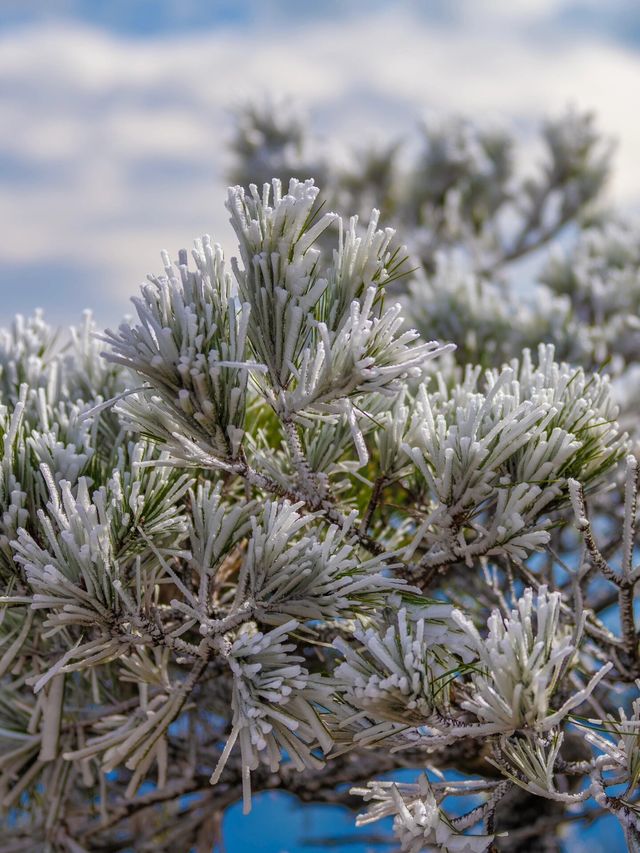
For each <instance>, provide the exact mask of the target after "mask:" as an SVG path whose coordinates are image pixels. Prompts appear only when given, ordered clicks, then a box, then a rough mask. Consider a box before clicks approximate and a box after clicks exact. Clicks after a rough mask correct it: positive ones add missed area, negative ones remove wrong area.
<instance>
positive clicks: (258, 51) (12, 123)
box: [0, 0, 640, 324]
mask: <svg viewBox="0 0 640 853" xmlns="http://www.w3.org/2000/svg"><path fill="white" fill-rule="evenodd" d="M639 84H640V4H638V3H637V0H629V2H618V0H608V2H606V3H603V2H600V0H518V2H512V0H431V2H430V0H422V2H418V0H415V2H393V0H387V2H383V0H366V2H365V0H319V2H314V3H311V2H309V3H305V2H300V1H299V0H291V2H289V0H253V2H252V0H111V2H109V0H105V2H99V3H98V2H95V0H66V1H65V0H0V119H1V120H0V324H4V323H6V322H7V321H8V320H9V319H10V317H11V316H12V315H13V314H14V313H15V312H17V311H20V312H22V313H27V312H29V311H31V310H32V309H33V308H35V307H36V306H41V307H43V308H44V309H45V311H46V314H47V315H48V316H49V317H50V318H51V320H53V321H55V322H60V321H64V320H71V319H75V318H76V317H77V316H79V314H80V312H81V311H82V309H84V308H85V307H92V308H93V309H94V310H95V312H96V315H97V317H98V319H99V321H100V322H101V323H104V324H113V323H116V322H117V321H118V319H119V318H120V317H121V315H122V314H123V313H124V312H125V311H127V310H128V309H127V300H128V298H129V297H130V296H131V295H132V294H133V293H134V292H135V291H136V289H137V287H138V285H139V283H140V282H141V281H142V280H143V278H144V276H145V274H146V273H147V272H150V271H158V269H159V250H160V249H163V248H166V249H167V250H169V252H170V253H171V255H172V256H175V254H176V252H177V249H178V248H180V247H182V246H185V245H189V244H190V243H191V240H192V239H193V237H195V236H198V235H200V234H202V233H210V234H212V235H213V236H214V238H215V239H217V240H218V241H220V242H222V243H223V245H227V246H229V245H230V240H229V228H228V225H227V223H226V215H225V211H224V208H223V200H224V192H223V190H224V186H225V177H224V175H225V168H226V166H227V164H228V159H227V155H226V153H225V145H226V142H227V140H228V138H229V135H230V129H231V122H232V120H231V110H232V109H233V108H234V107H235V106H237V105H238V104H239V103H240V102H242V101H243V100H245V99H246V98H248V97H259V96H261V95H266V94H271V95H277V96H281V97H285V98H286V99H289V100H292V101H294V102H297V103H299V104H300V105H301V106H302V107H303V109H304V110H305V111H306V112H307V113H308V115H309V117H310V120H311V124H312V127H313V129H314V131H315V133H316V134H317V136H318V138H319V139H323V140H325V141H326V142H330V143H331V144H334V145H337V146H338V147H340V146H347V145H348V144H349V143H350V142H353V141H357V142H358V143H359V144H363V142H365V141H366V140H368V139H371V140H384V139H385V138H389V139H390V138H395V137H397V136H398V135H400V134H401V133H403V132H405V131H407V132H409V131H411V130H412V129H414V128H415V127H416V126H417V124H418V123H419V121H420V119H421V118H422V117H424V116H425V115H426V114H432V115H433V114H434V113H435V114H440V113H441V114H447V113H450V112H452V111H454V112H462V113H465V114H468V115H471V116H473V117H477V118H480V119H482V120H486V119H488V118H489V119H491V120H499V121H503V122H506V123H508V124H512V125H513V126H514V127H515V128H516V129H517V130H518V131H519V132H520V133H522V134H523V135H524V137H525V138H526V136H527V134H529V133H530V131H531V128H532V126H533V125H534V124H535V123H536V121H537V120H539V118H540V117H542V116H544V115H547V114H550V113H551V114H553V113H558V112H560V111H562V110H563V109H564V108H565V107H566V106H567V105H568V104H575V105H576V106H578V107H580V108H589V109H593V110H594V111H595V112H596V113H597V115H598V116H599V123H600V126H601V127H602V128H603V129H604V130H605V131H606V132H607V133H608V134H610V135H612V136H613V137H615V138H616V139H617V140H618V149H617V155H616V171H615V175H614V179H613V182H612V185H611V188H610V195H611V199H612V201H614V202H615V203H616V204H618V205H620V206H622V207H625V208H627V209H629V210H638V209H640V157H638V152H639V151H640V117H639V115H638V109H637V104H638V91H639V89H640V85H639Z"/></svg>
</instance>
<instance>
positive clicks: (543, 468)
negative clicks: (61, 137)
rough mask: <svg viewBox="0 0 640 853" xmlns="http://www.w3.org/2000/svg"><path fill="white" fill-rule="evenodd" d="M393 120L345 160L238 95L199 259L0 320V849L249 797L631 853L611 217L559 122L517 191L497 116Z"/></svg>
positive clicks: (628, 487) (626, 292)
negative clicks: (232, 246) (122, 299)
mask: <svg viewBox="0 0 640 853" xmlns="http://www.w3.org/2000/svg"><path fill="white" fill-rule="evenodd" d="M423 136H424V145H423V148H422V153H421V154H420V155H419V156H418V157H417V158H416V159H415V160H414V161H412V162H410V158H409V159H407V158H404V160H403V161H402V165H401V158H400V157H399V155H398V149H397V148H390V149H388V150H385V151H383V152H380V151H377V152H376V151H371V152H369V154H368V155H367V156H361V157H360V159H359V160H358V163H357V164H354V168H353V169H352V170H351V171H346V170H345V169H344V168H343V169H337V168H336V167H334V166H333V165H332V163H331V161H330V159H329V158H327V157H326V155H324V154H323V153H322V152H321V151H319V149H318V150H316V152H315V153H314V154H308V150H307V143H306V140H305V127H304V122H303V121H302V120H301V119H299V117H297V116H296V115H294V114H293V113H288V112H286V111H284V110H283V109H282V108H281V106H278V105H277V104H271V105H269V106H268V107H264V106H263V107H252V108H250V109H248V110H247V111H245V112H244V113H242V114H241V116H240V118H239V123H238V131H237V135H236V138H235V140H234V143H233V144H234V151H235V154H236V158H237V160H236V164H235V167H234V175H235V178H236V180H237V185H236V186H234V187H232V188H230V190H229V193H228V198H227V209H228V211H229V214H230V217H231V224H232V226H233V228H234V230H235V234H236V237H237V241H238V253H237V257H234V258H232V259H231V261H230V263H229V265H228V267H227V265H226V262H225V260H224V258H223V253H222V250H221V249H220V247H219V246H217V245H216V244H215V243H214V242H213V241H212V240H211V239H210V238H209V237H207V236H205V237H203V238H202V239H201V240H197V241H196V242H195V247H194V249H193V251H192V253H191V256H188V253H187V252H186V250H180V251H179V252H178V253H177V256H176V258H175V261H172V260H171V258H170V256H169V255H167V254H166V253H163V255H162V263H163V267H164V269H163V272H162V274H161V275H159V276H151V277H150V278H149V281H148V282H147V283H146V284H144V285H143V286H142V288H141V291H140V294H139V295H138V296H137V297H136V298H134V306H135V311H136V316H135V318H134V319H130V320H129V321H128V322H124V323H123V324H122V325H121V326H120V327H119V328H118V329H116V330H107V331H106V332H104V333H102V334H97V333H96V329H95V327H94V324H93V320H92V319H91V317H90V315H88V314H87V315H85V316H84V319H83V321H82V323H81V325H80V326H79V327H77V328H72V329H71V330H70V331H69V332H65V331H56V330H54V329H51V328H50V327H49V326H48V325H47V324H46V322H45V320H44V318H43V317H41V316H40V315H36V316H35V317H33V318H30V319H24V318H17V319H16V320H15V322H14V324H13V326H12V327H11V329H8V330H6V331H3V332H1V333H0V583H1V585H2V589H1V590H0V685H1V688H2V689H1V691H0V808H2V810H3V814H4V815H5V816H6V821H5V825H4V828H3V833H4V835H3V840H2V842H1V843H0V848H1V849H7V850H16V851H17V850H43V851H50V853H53V851H56V853H58V851H59V853H64V852H65V851H68V853H82V851H88V850H101V849H105V850H106V849H108V850H114V851H116V850H122V851H125V850H130V849H136V850H141V851H142V850H151V849H153V850H157V851H173V850H177V849H180V850H191V849H193V850H198V851H200V850H211V849H212V847H213V845H214V843H216V841H217V840H218V832H219V829H218V828H219V826H220V820H221V815H222V813H223V812H224V810H225V809H226V807H227V806H229V805H231V804H232V803H234V802H235V801H237V800H240V799H241V800H242V801H243V804H244V809H245V811H248V810H249V809H250V808H251V799H252V792H253V791H261V790H266V789H274V788H283V789H286V790H289V791H291V792H292V793H294V794H296V795H298V796H299V797H300V798H301V799H302V800H304V801H309V800H318V801H324V802H332V803H339V802H343V803H345V804H347V805H349V806H351V807H353V806H354V800H356V799H358V798H360V799H361V800H362V799H364V801H365V802H366V803H368V810H367V811H366V813H365V814H364V815H361V816H360V817H359V818H358V823H359V824H366V823H369V822H371V821H376V820H378V819H379V818H383V817H389V816H392V817H393V825H394V831H395V833H396V835H397V839H398V842H399V844H400V846H401V849H402V850H403V851H407V853H419V851H423V850H425V851H427V850H441V851H445V853H446V851H450V853H453V851H485V850H488V849H492V850H495V849H499V850H516V849H524V848H523V847H522V846H518V845H521V843H522V841H523V839H526V838H527V837H528V836H526V832H530V831H531V829H530V827H528V826H523V825H521V824H522V823H524V822H525V820H526V818H525V815H527V814H531V808H533V810H534V812H535V811H537V812H539V816H538V821H539V823H536V826H537V829H536V832H537V834H538V835H539V836H540V838H541V839H543V841H544V844H545V845H546V846H545V848H544V849H547V850H556V849H558V847H557V837H558V827H562V826H563V825H564V824H565V823H566V822H568V821H569V820H576V819H580V818H581V817H587V818H590V817H593V816H594V815H596V814H597V810H602V811H603V812H607V813H611V814H613V815H614V816H615V817H616V818H617V819H618V820H619V821H620V824H621V826H622V830H623V832H624V834H625V838H626V839H627V842H628V844H629V847H630V849H636V847H634V845H636V846H637V845H638V843H639V842H640V806H639V799H638V795H639V791H638V784H639V779H640V748H639V747H638V737H639V736H640V719H639V715H640V698H639V694H638V686H637V684H638V682H637V679H639V678H640V648H639V643H638V629H637V625H636V609H635V604H636V596H635V587H636V584H637V582H638V580H639V579H640V566H638V565H637V554H638V549H637V541H636V526H637V515H638V487H639V479H640V478H639V474H638V461H637V445H636V443H635V442H636V441H637V420H638V417H637V416H638V413H637V399H635V400H634V398H633V394H632V393H631V392H629V391H628V389H629V388H632V387H633V386H632V385H630V384H628V382H627V379H628V377H629V376H631V375H632V373H633V371H634V370H639V369H640V364H639V360H640V359H639V353H640V349H639V346H638V329H639V328H640V320H639V318H638V310H639V308H640V287H639V286H638V281H639V265H640V255H639V253H638V241H637V231H636V230H635V229H634V228H633V226H631V225H627V224H625V223H622V222H621V221H619V220H618V219H615V220H614V219H612V218H611V217H607V216H605V215H604V214H597V215H596V213H594V208H595V203H596V202H597V200H598V196H599V192H600V189H601V188H602V186H603V183H604V180H605V177H606V172H607V158H608V149H607V146H606V145H603V144H602V142H601V140H600V137H599V136H598V134H597V133H596V132H595V130H594V126H593V122H592V120H591V119H590V118H589V117H585V116H582V115H580V114H577V113H569V114H568V115H567V116H565V117H563V118H561V119H559V120H555V121H550V122H548V123H547V124H546V125H545V127H544V128H543V132H542V145H543V149H544V151H545V154H544V157H543V160H542V165H541V166H540V168H539V170H538V171H537V172H536V173H534V174H530V175H527V176H525V177H521V176H520V175H519V174H518V173H517V170H516V167H515V162H516V161H517V157H516V156H515V154H514V142H513V140H512V138H511V136H510V135H509V134H508V133H506V131H504V130H503V129H496V128H478V127H474V126H472V125H470V124H469V123H467V122H465V121H462V120H458V119H456V120H451V121H449V122H444V123H442V124H441V125H440V126H437V127H427V128H425V129H424V132H423ZM311 171H313V172H314V174H315V177H316V178H320V179H321V180H322V184H323V185H324V186H322V185H320V186H319V185H318V184H316V183H315V182H314V181H313V180H311V179H306V177H305V176H306V174H308V173H309V172H311ZM296 172H297V173H298V175H297V177H296V176H295V174H294V173H296ZM274 176H275V177H274ZM283 179H284V180H283ZM258 181H260V182H262V185H261V186H257V185H256V184H257V183H258ZM322 189H324V191H325V192H326V195H325V198H324V199H323V193H322V191H321V190H322ZM327 199H328V202H329V203H328V205H325V206H324V207H323V201H326V200H327ZM376 199H377V200H376ZM365 201H370V202H371V203H375V204H377V205H378V206H379V207H380V210H381V212H379V211H378V210H373V211H372V212H371V211H369V210H367V209H366V207H365V206H364V205H365ZM329 211H333V212H329ZM381 222H382V223H384V225H381V224H380V223H381ZM389 223H391V224H394V225H397V226H398V227H399V230H400V229H401V230H400V233H401V234H402V237H403V240H405V241H406V244H407V246H408V248H406V249H405V248H404V246H403V245H402V244H401V243H400V242H399V241H398V240H397V239H396V236H395V231H394V228H393V227H391V225H390V224H389ZM569 224H571V225H573V228H574V232H575V233H577V237H576V239H575V241H574V244H573V245H569V243H568V242H566V241H565V244H564V248H563V252H562V253H561V252H560V251H559V249H558V247H557V246H556V247H555V248H554V249H553V252H552V253H550V254H549V256H548V257H546V260H544V261H543V262H541V264H540V268H541V272H540V275H539V281H538V283H537V285H536V289H535V293H534V296H533V298H531V299H528V298H526V297H525V295H524V294H523V291H522V289H521V290H519V291H518V290H517V289H513V288H512V289H510V287H509V281H510V280H511V279H512V276H513V275H514V270H515V269H516V265H517V261H518V260H519V259H520V258H523V257H525V256H527V257H528V256H530V255H531V256H535V255H536V254H543V253H546V246H547V244H548V243H554V242H557V241H556V238H557V237H558V236H559V235H561V234H562V233H564V228H565V226H567V225H569ZM583 224H584V227H583ZM453 345H455V346H456V347H457V348H454V346H453ZM607 359H609V369H610V371H611V373H612V374H613V379H614V381H613V382H611V381H610V379H609V376H608V375H607V374H606V373H605V372H604V371H603V369H602V363H603V362H605V361H606V360H607ZM625 387H626V388H627V391H628V393H626V394H624V395H618V399H616V398H615V395H614V391H613V389H616V391H619V389H620V388H623V389H624V388H625ZM634 407H635V408H634ZM620 418H623V419H624V428H622V427H621V426H620V422H619V421H620ZM625 430H626V431H628V432H629V433H630V436H629V435H627V433H626V432H625ZM625 456H626V469H625V470H621V469H623V468H624V466H620V465H619V463H620V462H621V460H622V459H623V458H624V457H625ZM399 768H404V769H406V768H413V769H414V770H415V782H409V783H405V782H399V781H394V777H393V773H394V771H395V770H398V769H399ZM452 771H455V772H454V773H453V778H452ZM383 773H384V774H387V778H386V779H385V780H384V781H380V780H379V779H378V776H380V775H382V774H383ZM388 774H390V778H389V775H388ZM351 786H355V787H353V788H352V790H351V793H349V789H350V788H351ZM354 795H355V797H354ZM455 797H464V798H466V800H465V802H464V808H463V809H462V810H461V809H460V808H459V807H458V806H452V804H451V800H452V798H455ZM469 798H470V800H469ZM531 801H533V802H534V805H533V807H531ZM465 809H466V811H465ZM549 809H553V811H549ZM520 816H522V817H521V820H520V824H519V822H518V821H519V819H520ZM523 833H525V834H523ZM3 845H5V846H3ZM554 845H555V846H554Z"/></svg>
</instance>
